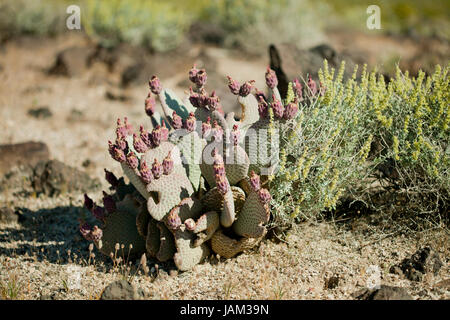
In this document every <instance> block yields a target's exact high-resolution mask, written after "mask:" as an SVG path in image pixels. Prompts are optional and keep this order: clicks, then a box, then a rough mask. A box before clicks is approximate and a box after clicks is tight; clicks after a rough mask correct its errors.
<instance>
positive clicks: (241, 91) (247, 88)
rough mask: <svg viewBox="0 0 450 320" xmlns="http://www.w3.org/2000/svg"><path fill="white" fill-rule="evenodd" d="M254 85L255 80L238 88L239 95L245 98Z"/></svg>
mask: <svg viewBox="0 0 450 320" xmlns="http://www.w3.org/2000/svg"><path fill="white" fill-rule="evenodd" d="M254 83H255V80H250V81H246V82H245V83H244V84H243V85H242V86H241V87H240V88H239V95H240V96H241V97H246V96H248V95H249V94H250V92H251V91H252V88H253V84H254Z"/></svg>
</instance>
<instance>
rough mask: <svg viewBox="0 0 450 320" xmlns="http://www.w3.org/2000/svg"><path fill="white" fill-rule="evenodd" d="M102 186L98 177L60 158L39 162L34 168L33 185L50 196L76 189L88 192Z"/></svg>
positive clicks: (35, 188) (37, 190)
mask: <svg viewBox="0 0 450 320" xmlns="http://www.w3.org/2000/svg"><path fill="white" fill-rule="evenodd" d="M99 186H100V181H98V179H91V178H90V177H89V175H88V174H87V173H85V172H82V171H80V170H78V169H76V168H72V167H70V166H67V165H65V164H64V163H62V162H60V161H58V160H50V161H43V162H39V163H38V164H37V165H36V167H35V168H34V177H33V187H34V190H35V191H36V192H38V193H40V192H42V193H44V194H46V195H49V196H54V195H58V194H62V193H70V192H74V191H81V192H88V191H91V190H94V189H96V188H98V187H99Z"/></svg>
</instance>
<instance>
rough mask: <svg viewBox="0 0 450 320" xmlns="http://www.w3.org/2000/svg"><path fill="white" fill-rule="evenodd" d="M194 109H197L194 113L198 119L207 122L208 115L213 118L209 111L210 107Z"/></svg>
mask: <svg viewBox="0 0 450 320" xmlns="http://www.w3.org/2000/svg"><path fill="white" fill-rule="evenodd" d="M193 108H194V107H193ZM194 109H195V112H194V115H195V118H196V119H197V120H198V121H202V122H206V120H207V119H208V117H210V118H212V115H211V111H209V110H208V109H206V108H194Z"/></svg>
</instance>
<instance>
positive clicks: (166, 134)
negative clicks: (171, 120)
mask: <svg viewBox="0 0 450 320" xmlns="http://www.w3.org/2000/svg"><path fill="white" fill-rule="evenodd" d="M167 139H169V129H167V127H166V122H165V121H163V123H162V126H161V140H162V141H167Z"/></svg>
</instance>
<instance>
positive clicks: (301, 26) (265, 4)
mask: <svg viewBox="0 0 450 320" xmlns="http://www.w3.org/2000/svg"><path fill="white" fill-rule="evenodd" d="M325 9H326V8H325V6H323V5H321V4H318V3H313V2H311V1H306V0H302V1H295V0H281V1H258V0H250V1H242V0H219V1H211V3H210V5H209V6H207V7H206V8H205V10H204V12H203V16H202V17H203V19H204V20H206V21H209V22H211V23H214V24H218V25H219V26H220V27H222V28H223V29H224V30H225V33H226V37H225V39H224V44H225V45H226V46H238V47H240V48H242V49H244V50H245V51H247V52H250V53H263V52H265V51H266V48H267V46H268V45H269V44H271V43H275V44H277V43H283V42H289V43H294V44H296V45H298V46H299V47H304V46H311V45H314V44H318V43H319V42H320V41H322V40H323V34H322V32H321V27H322V25H321V23H320V19H317V17H318V14H319V11H320V12H321V14H325V13H326V12H325Z"/></svg>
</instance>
